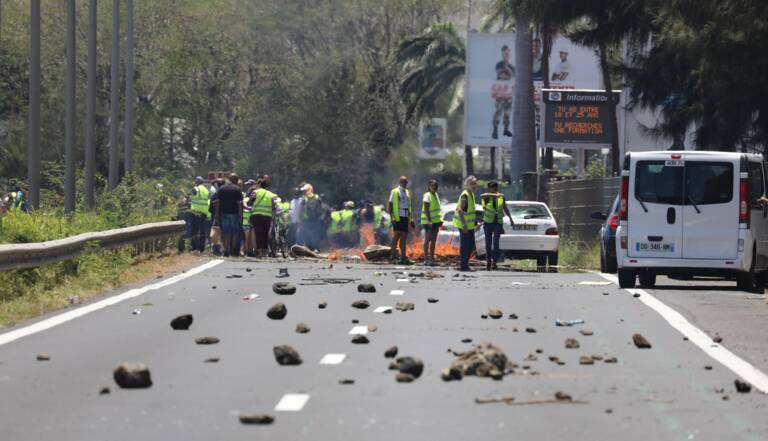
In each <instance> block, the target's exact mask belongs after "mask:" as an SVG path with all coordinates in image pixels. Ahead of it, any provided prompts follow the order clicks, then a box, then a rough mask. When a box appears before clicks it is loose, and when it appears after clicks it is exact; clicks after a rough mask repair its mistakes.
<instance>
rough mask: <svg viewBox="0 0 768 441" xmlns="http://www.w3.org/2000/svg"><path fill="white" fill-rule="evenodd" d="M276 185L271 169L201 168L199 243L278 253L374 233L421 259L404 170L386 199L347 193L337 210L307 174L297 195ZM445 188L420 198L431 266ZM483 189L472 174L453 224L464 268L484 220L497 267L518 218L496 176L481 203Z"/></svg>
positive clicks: (197, 246)
mask: <svg viewBox="0 0 768 441" xmlns="http://www.w3.org/2000/svg"><path fill="white" fill-rule="evenodd" d="M270 186H271V179H270V177H269V175H262V176H259V177H257V178H256V179H251V180H248V181H246V182H244V183H243V182H242V180H241V179H240V177H239V176H238V175H237V174H235V173H232V174H230V175H229V176H228V178H227V179H226V180H224V179H215V180H213V181H212V182H208V183H206V182H205V181H204V180H203V178H202V177H199V176H198V177H197V178H196V179H195V185H194V187H193V189H192V192H191V194H190V197H189V207H190V210H189V213H190V215H191V216H190V217H189V218H188V219H187V220H188V225H189V236H190V238H191V247H192V249H193V250H197V251H200V252H203V251H206V248H207V247H206V242H209V241H210V247H211V251H212V252H213V253H215V254H219V255H222V256H224V257H230V256H240V255H246V256H253V257H267V256H271V257H276V255H277V254H278V253H280V252H283V253H284V252H285V249H286V248H287V247H290V246H292V245H294V244H298V245H303V246H305V247H307V248H309V249H312V250H320V249H327V248H356V247H360V246H362V245H370V244H371V241H372V242H373V243H378V244H389V245H390V247H391V256H390V258H391V261H392V262H395V263H400V264H405V265H411V264H413V263H414V262H413V261H412V260H410V259H408V253H407V247H408V241H409V234H411V233H412V232H413V231H415V230H416V214H415V211H414V210H413V196H412V193H411V190H410V189H409V188H408V178H407V177H405V176H401V177H400V179H399V182H398V185H397V187H395V188H393V189H392V190H391V191H390V194H389V199H388V202H387V206H386V207H385V206H383V205H377V204H375V203H374V202H373V201H372V200H369V199H366V200H363V201H359V202H357V203H356V202H355V201H346V202H344V203H343V204H342V205H341V206H340V207H339V209H337V210H333V209H332V208H331V207H329V206H328V205H327V204H326V203H325V202H324V201H323V199H322V197H321V196H320V195H318V194H317V193H316V192H315V190H314V187H313V186H312V184H310V183H307V182H302V183H301V184H299V185H298V186H297V187H296V188H294V190H293V195H292V199H291V200H283V199H282V198H280V197H279V196H278V195H277V194H275V193H273V192H272V191H271V190H270ZM438 189H439V185H438V182H437V180H435V179H430V180H429V182H428V184H427V189H426V191H425V192H424V194H423V197H422V199H421V201H422V205H421V206H419V208H420V212H421V215H420V218H419V224H420V227H421V228H420V229H421V231H423V235H424V236H423V237H424V240H423V253H424V265H426V266H436V265H437V263H436V260H435V248H436V245H437V239H438V233H439V231H440V229H441V228H442V226H443V211H442V207H441V199H440V196H439V194H438ZM476 190H477V179H476V178H475V177H474V176H469V177H468V178H467V179H466V180H465V182H464V188H463V191H462V192H461V194H460V195H459V198H458V201H457V207H456V211H455V213H454V216H453V226H454V227H455V228H456V229H457V230H458V232H459V238H460V240H459V248H460V252H459V270H460V271H472V269H471V268H470V266H469V259H470V256H471V254H472V253H473V252H474V251H475V231H476V230H477V229H479V228H480V227H481V226H482V228H483V229H484V233H485V242H486V243H485V246H486V250H487V252H486V256H487V262H486V268H487V269H488V270H492V269H497V262H498V260H499V258H500V257H501V254H500V252H499V238H500V236H501V234H502V232H503V219H504V215H506V216H507V217H509V220H510V222H511V223H512V224H514V221H513V220H512V216H511V214H510V212H509V209H508V208H507V205H506V203H505V201H504V196H503V194H502V193H501V192H499V185H498V183H496V182H491V183H489V185H488V189H487V192H485V193H483V194H482V195H481V196H480V201H481V207H482V209H481V210H480V211H479V210H478V208H477V205H476V202H475V192H476ZM479 215H480V216H479ZM364 233H365V234H364ZM364 236H365V237H364Z"/></svg>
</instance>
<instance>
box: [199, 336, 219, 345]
mask: <svg viewBox="0 0 768 441" xmlns="http://www.w3.org/2000/svg"><path fill="white" fill-rule="evenodd" d="M218 342H219V339H218V338H216V337H199V338H196V339H195V343H197V344H199V345H215V344H216V343H218Z"/></svg>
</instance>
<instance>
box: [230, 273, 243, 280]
mask: <svg viewBox="0 0 768 441" xmlns="http://www.w3.org/2000/svg"><path fill="white" fill-rule="evenodd" d="M226 278H227V279H242V278H243V276H242V275H241V274H230V275H228V276H227V277H226Z"/></svg>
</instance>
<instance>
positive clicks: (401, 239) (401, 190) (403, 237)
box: [389, 176, 414, 265]
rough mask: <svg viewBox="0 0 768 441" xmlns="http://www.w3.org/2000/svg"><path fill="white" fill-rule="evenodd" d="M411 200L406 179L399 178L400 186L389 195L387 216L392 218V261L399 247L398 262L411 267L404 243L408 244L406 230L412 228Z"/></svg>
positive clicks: (395, 257)
mask: <svg viewBox="0 0 768 441" xmlns="http://www.w3.org/2000/svg"><path fill="white" fill-rule="evenodd" d="M412 207H413V198H412V197H411V190H408V178H406V177H405V176H400V185H398V186H397V187H395V188H393V189H392V191H391V192H390V193H389V215H390V216H391V217H392V230H394V238H393V239H392V245H391V246H392V260H393V261H395V260H397V257H398V256H397V254H396V253H397V248H398V245H399V246H400V261H399V263H400V264H402V265H413V261H411V260H408V255H407V253H406V243H407V242H408V229H409V228H414V223H413V208H412Z"/></svg>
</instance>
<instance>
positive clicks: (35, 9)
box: [27, 0, 40, 209]
mask: <svg viewBox="0 0 768 441" xmlns="http://www.w3.org/2000/svg"><path fill="white" fill-rule="evenodd" d="M29 13H30V14H29V120H28V121H29V126H28V127H27V130H28V133H27V173H28V181H29V182H28V184H29V205H30V207H31V208H33V209H38V208H40V0H30V1H29Z"/></svg>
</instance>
